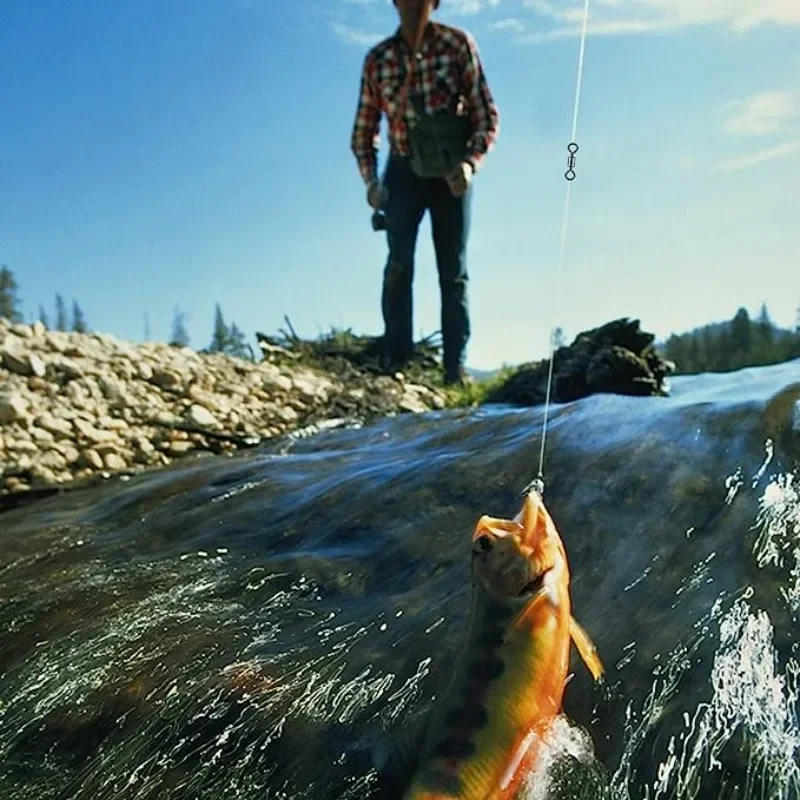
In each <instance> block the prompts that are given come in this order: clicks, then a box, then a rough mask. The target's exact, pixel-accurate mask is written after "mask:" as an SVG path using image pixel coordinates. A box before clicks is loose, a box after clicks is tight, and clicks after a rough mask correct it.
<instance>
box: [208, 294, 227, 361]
mask: <svg viewBox="0 0 800 800" xmlns="http://www.w3.org/2000/svg"><path fill="white" fill-rule="evenodd" d="M229 342H230V331H229V330H228V326H227V325H226V324H225V318H224V317H223V316H222V309H221V308H220V305H219V303H216V304H215V312H214V332H213V334H212V336H211V345H210V346H209V348H208V349H209V350H210V351H211V352H212V353H224V352H226V350H227V349H228V344H229Z"/></svg>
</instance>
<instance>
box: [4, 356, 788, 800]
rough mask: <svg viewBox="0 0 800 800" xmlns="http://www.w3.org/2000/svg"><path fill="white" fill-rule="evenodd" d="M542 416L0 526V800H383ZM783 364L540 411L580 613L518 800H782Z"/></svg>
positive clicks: (410, 434) (102, 501) (368, 445)
mask: <svg viewBox="0 0 800 800" xmlns="http://www.w3.org/2000/svg"><path fill="white" fill-rule="evenodd" d="M541 424H542V409H541V408H533V409H530V408H525V409H514V408H506V407H496V408H489V407H484V408H480V409H477V410H470V411H448V412H438V413H432V414H429V415H424V416H418V415H404V416H401V417H395V418H392V419H386V420H383V421H381V422H378V423H377V424H373V425H369V426H365V427H361V428H359V427H357V426H354V427H351V428H346V429H341V430H333V431H328V432H323V433H320V434H317V435H315V436H311V437H307V438H295V439H290V440H286V441H284V442H282V443H281V444H280V445H275V446H272V447H271V448H268V449H263V450H260V451H257V452H249V453H246V454H241V455H237V456H235V457H233V458H230V459H227V458H205V459H200V460H197V461H193V462H191V463H189V462H185V463H183V464H181V465H179V466H175V467H173V468H170V469H168V470H165V471H161V472H158V473H152V474H148V475H144V476H140V477H137V478H134V479H131V480H124V481H120V480H113V481H109V482H107V483H106V484H104V485H103V486H101V487H97V488H94V489H88V490H85V491H79V492H74V493H67V494H65V495H62V496H60V497H52V498H48V499H43V500H40V501H37V502H35V503H33V504H31V505H28V506H24V507H19V508H16V509H14V510H10V511H6V512H4V513H2V514H0V544H1V546H0V797H2V798H4V800H22V799H23V798H25V800H28V799H30V800H56V799H58V800H67V798H69V799H70V800H86V799H89V798H91V800H110V799H111V798H115V799H116V798H120V799H121V800H145V798H146V799H147V800H151V799H152V800H155V798H159V800H161V799H163V800H190V799H191V800H212V799H213V800H229V799H230V800H233V798H236V799H237V800H251V798H252V800H255V799H256V798H258V800H264V799H265V798H287V799H288V798H311V799H312V800H313V799H315V798H319V800H328V799H329V798H330V799H331V800H332V799H333V798H352V799H353V800H355V798H358V799H359V800H368V799H370V798H375V799H376V800H378V799H379V798H397V797H400V796H401V794H402V791H403V788H404V786H405V783H406V782H407V781H408V779H409V777H410V770H411V768H412V766H413V752H414V748H415V746H416V745H417V744H418V743H419V741H420V738H421V736H422V733H423V729H424V725H425V722H426V718H427V715H428V713H429V711H430V708H431V704H432V703H433V702H434V701H435V696H436V695H437V694H439V693H440V692H441V690H442V687H443V686H444V684H445V683H446V681H447V680H448V677H449V676H450V674H451V673H452V665H453V659H454V658H455V657H456V654H457V649H458V645H459V641H460V638H461V636H462V635H463V634H464V632H465V627H466V624H467V613H468V603H469V594H470V571H469V562H470V557H469V552H470V536H471V533H472V529H473V526H474V524H475V522H476V520H477V518H478V517H479V516H480V515H481V514H484V513H489V514H493V515H497V516H512V515H513V514H514V513H516V511H517V510H518V508H519V503H520V497H519V495H520V492H521V490H522V489H523V487H524V486H525V484H526V483H527V482H528V481H529V480H530V479H531V478H532V477H534V476H535V473H536V469H537V466H538V455H539V446H540V441H541V440H540V433H541ZM798 464H800V362H799V361H794V362H789V363H787V364H782V365H777V366H772V367H763V368H759V369H751V370H743V371H740V372H736V373H730V374H725V375H704V376H697V377H691V378H680V379H675V380H674V381H673V396H671V397H670V398H630V397H620V396H608V395H597V396H593V397H589V398H586V399H584V400H581V401H578V402H575V403H570V404H565V405H557V406H555V407H554V408H553V409H552V410H551V414H550V426H549V430H548V437H547V461H546V470H545V472H546V478H547V490H546V493H545V500H546V503H547V505H548V508H549V510H550V512H551V514H552V515H553V517H554V519H555V521H556V524H557V525H558V527H559V529H560V531H561V534H562V537H563V540H564V543H565V546H566V549H567V553H568V556H569V560H570V566H571V571H572V582H571V587H572V597H573V605H574V613H575V616H576V618H577V619H578V620H579V621H580V622H581V623H582V625H583V626H584V627H585V628H586V630H587V631H588V632H589V634H590V635H591V636H592V638H593V640H594V642H595V643H596V645H597V647H598V650H599V652H600V656H601V658H602V659H603V661H604V663H605V666H606V669H607V673H608V675H607V680H608V683H607V686H606V687H605V689H602V690H601V689H598V688H597V687H595V686H593V685H592V681H591V677H590V675H589V673H588V671H587V670H586V669H585V667H584V666H583V665H582V664H581V663H580V661H579V659H578V658H577V655H576V654H575V653H574V651H573V658H572V670H573V672H574V676H573V678H572V679H571V681H570V682H569V684H568V686H567V689H566V695H565V706H564V714H563V717H562V718H560V719H559V720H558V721H557V723H556V725H555V726H554V728H553V732H552V737H551V741H550V744H549V746H548V748H547V749H546V751H545V757H544V759H543V760H542V763H541V764H540V766H539V768H538V769H537V771H536V772H535V773H534V774H532V775H530V776H529V779H528V782H527V786H526V788H525V790H524V792H523V796H524V798H526V800H534V799H535V800H567V798H570V799H572V798H576V799H577V798H587V800H588V799H589V798H591V800H594V799H595V798H608V800H657V799H658V800H666V799H667V798H670V799H671V800H688V799H689V798H702V799H703V800H706V799H711V800H734V799H735V800H740V799H742V800H744V798H769V800H789V798H797V797H800V722H798V712H799V711H800V701H798V694H799V693H800V652H798V641H800V637H799V635H798V626H797V620H798V615H799V614H800V471H798Z"/></svg>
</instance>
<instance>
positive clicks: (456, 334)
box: [381, 155, 472, 378]
mask: <svg viewBox="0 0 800 800" xmlns="http://www.w3.org/2000/svg"><path fill="white" fill-rule="evenodd" d="M384 184H385V186H386V188H387V190H388V200H387V202H386V205H385V207H384V211H385V213H386V237H387V242H388V245H389V256H388V258H387V260H386V267H385V269H384V274H383V296H382V303H381V305H382V309H383V321H384V325H385V333H384V341H385V346H386V355H387V356H388V358H389V360H390V361H393V362H396V363H398V364H402V363H403V362H404V361H406V360H408V359H409V358H410V357H411V355H412V353H413V336H412V322H413V319H412V317H413V314H412V289H411V287H412V283H413V280H414V253H415V250H416V244H417V234H418V232H419V225H420V222H421V221H422V217H423V215H424V214H425V211H426V210H428V211H430V214H431V229H432V233H433V247H434V252H435V255H436V267H437V270H438V272H439V288H440V290H441V302H442V305H441V326H442V350H443V353H442V355H443V366H444V372H445V377H453V378H455V377H457V375H458V372H459V369H460V368H461V367H463V365H464V358H465V353H466V348H467V341H468V340H469V335H470V324H469V303H468V298H467V284H468V281H469V276H468V274H467V260H466V250H467V238H468V235H469V222H470V203H471V197H472V185H470V187H469V188H468V189H467V191H466V193H465V194H464V195H462V196H461V197H454V196H453V194H452V192H451V191H450V188H449V187H448V185H447V182H446V181H445V180H444V179H443V178H420V177H418V176H417V175H416V173H415V172H414V171H413V170H412V169H411V164H410V162H409V160H408V159H407V158H403V157H401V156H396V155H390V157H389V162H388V164H387V166H386V174H385V176H384Z"/></svg>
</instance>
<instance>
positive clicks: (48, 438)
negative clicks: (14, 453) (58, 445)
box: [28, 425, 55, 444]
mask: <svg viewBox="0 0 800 800" xmlns="http://www.w3.org/2000/svg"><path fill="white" fill-rule="evenodd" d="M28 433H29V434H30V437H31V439H33V440H34V441H35V442H37V443H38V444H52V443H53V440H54V439H55V437H54V436H53V434H52V433H50V431H46V430H45V429H44V428H38V427H36V426H35V425H32V426H31V427H30V428H29V429H28Z"/></svg>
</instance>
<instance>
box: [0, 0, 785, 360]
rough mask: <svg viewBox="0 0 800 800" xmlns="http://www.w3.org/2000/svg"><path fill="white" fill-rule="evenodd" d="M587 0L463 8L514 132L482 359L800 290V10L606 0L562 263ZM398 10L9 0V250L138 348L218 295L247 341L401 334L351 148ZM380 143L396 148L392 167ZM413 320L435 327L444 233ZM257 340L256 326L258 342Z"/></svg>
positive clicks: (483, 306)
mask: <svg viewBox="0 0 800 800" xmlns="http://www.w3.org/2000/svg"><path fill="white" fill-rule="evenodd" d="M582 9H583V2H582V0H580V2H579V1H578V0H449V2H448V0H443V2H442V6H441V8H440V9H439V11H438V12H437V14H436V18H438V19H439V20H441V21H443V22H448V23H450V24H454V25H457V26H461V27H465V28H466V29H468V30H469V31H470V32H471V33H472V34H473V35H474V36H475V37H476V39H477V41H478V44H479V47H480V51H481V55H482V58H483V61H484V66H485V69H486V72H487V75H488V78H489V81H490V86H491V88H492V91H493V92H494V95H495V98H496V100H497V102H498V104H499V108H500V113H501V133H500V139H499V142H498V145H497V147H496V149H495V151H494V152H493V153H492V154H491V155H490V157H489V158H488V160H487V161H486V164H485V167H484V168H483V170H482V171H481V172H480V173H479V175H478V176H477V177H476V179H475V198H474V215H473V229H472V236H471V242H470V252H469V266H470V272H471V278H472V280H471V285H470V291H471V308H472V325H473V335H472V340H471V343H470V348H469V358H468V361H469V363H470V364H471V365H472V366H475V367H483V368H491V367H495V366H498V365H499V364H501V363H502V362H509V363H515V362H519V361H522V360H526V359H530V358H537V357H541V356H543V355H546V348H547V343H548V340H547V337H548V331H549V329H550V326H551V325H553V324H560V325H561V326H562V327H563V328H564V329H565V331H566V333H567V335H568V336H569V337H571V336H573V335H574V334H575V333H577V332H578V331H579V330H581V329H582V328H585V327H588V326H593V325H596V324H600V323H602V322H604V321H606V320H608V319H610V318H612V317H615V316H619V315H629V316H634V317H639V318H640V319H641V320H642V324H643V326H644V327H645V328H646V329H648V330H652V331H654V332H655V333H656V334H657V335H659V336H665V335H667V334H669V333H670V332H671V331H676V330H677V331H680V330H685V329H688V328H690V327H692V326H694V325H698V324H702V323H704V322H706V321H711V320H716V319H722V318H727V317H730V316H732V315H733V313H734V312H735V311H736V308H737V307H738V306H739V305H745V306H746V307H748V308H749V309H750V310H751V311H752V312H753V313H757V311H758V308H759V305H760V304H761V302H766V303H767V304H768V306H769V309H770V311H771V313H772V315H773V318H774V319H775V321H776V322H778V323H779V324H782V325H791V324H793V322H794V318H795V312H796V309H797V308H798V306H799V305H800V223H798V208H799V207H800V4H798V3H797V0H760V2H758V3H757V2H755V0H593V2H592V5H591V6H590V36H589V39H588V42H587V48H586V61H585V67H584V70H585V71H584V82H583V93H582V99H581V113H580V119H579V127H578V142H579V143H580V146H581V149H580V152H579V154H578V160H577V173H578V178H577V180H576V181H575V182H574V184H573V187H572V212H571V221H570V229H569V237H568V242H567V247H566V252H565V260H564V264H563V270H562V271H561V272H560V273H559V272H558V269H557V267H558V253H559V243H560V233H561V215H562V210H563V202H564V192H565V188H566V182H565V180H564V178H563V173H564V170H565V167H566V145H567V143H568V141H569V135H570V130H571V122H572V103H573V94H574V86H575V71H576V64H577V54H578V44H579V40H578V38H577V34H578V33H579V30H580V16H581V13H582ZM395 26H396V15H395V11H394V8H393V6H392V5H391V3H390V2H389V0H290V2H286V3H282V2H279V1H278V0H180V1H179V0H139V2H136V3H132V2H117V3H108V2H105V0H71V2H69V3H65V2H62V1H61V0H37V2H35V3H34V2H29V0H4V2H3V3H2V4H0V52H2V53H3V70H2V72H0V109H2V114H1V117H2V121H1V122H0V187H2V188H1V190H0V264H7V265H8V266H9V267H11V268H12V269H13V270H14V272H15V274H16V276H17V279H18V281H19V283H20V290H21V295H22V297H23V299H24V301H25V312H26V315H35V314H36V313H37V308H38V305H39V304H40V303H43V304H45V306H46V307H47V309H48V311H50V312H51V313H52V307H53V297H54V294H55V292H56V291H60V292H61V293H62V294H63V295H64V296H65V297H66V298H67V299H71V298H73V297H75V298H76V299H77V300H78V301H79V303H80V304H81V306H82V308H83V310H84V312H85V313H86V315H87V317H88V320H89V323H90V325H91V326H92V327H93V328H94V329H95V330H102V331H107V332H111V333H114V334H115V335H117V336H120V337H123V338H129V339H133V340H137V341H138V340H142V339H143V337H144V318H145V315H147V316H148V317H149V320H150V325H151V329H152V333H153V336H154V337H155V338H166V337H168V336H169V332H170V327H171V321H172V314H173V310H174V309H175V308H176V307H180V308H181V309H182V310H183V311H184V312H185V313H186V317H187V324H188V328H189V333H190V336H191V344H192V345H193V346H196V347H198V348H199V347H203V346H205V345H207V344H208V341H209V339H210V335H211V326H212V321H213V309H214V303H215V302H220V303H221V305H222V309H223V313H224V314H225V316H226V318H227V319H228V320H229V321H231V320H233V321H235V322H236V323H237V324H238V325H239V326H240V327H241V328H243V329H244V330H245V331H246V332H247V333H248V334H249V335H251V336H252V333H253V331H255V330H262V331H264V332H266V333H274V332H275V331H276V330H277V329H278V328H279V327H281V326H283V315H284V314H288V315H289V317H290V318H291V320H292V323H293V324H294V327H295V328H296V329H297V330H298V332H299V333H300V334H301V335H306V336H313V335H316V334H317V333H319V332H320V331H323V330H326V329H328V328H329V327H330V326H331V325H344V326H351V327H353V328H354V329H355V330H356V331H358V332H366V333H379V332H380V330H381V317H380V302H379V298H380V286H381V273H382V269H383V262H384V258H385V242H384V239H383V237H382V236H381V235H380V234H375V233H373V232H372V230H371V228H370V226H369V209H368V208H367V206H366V203H365V200H364V191H363V185H362V184H361V181H360V178H359V175H358V171H357V169H356V164H355V160H354V158H353V157H352V155H351V153H350V150H349V138H350V127H351V124H352V119H353V113H354V110H355V103H356V97H357V92H358V80H359V72H360V68H361V63H362V60H363V57H364V53H365V51H366V48H367V47H368V46H369V45H370V44H371V43H373V42H375V41H377V40H378V39H379V38H381V37H383V36H385V35H387V34H388V33H390V32H392V31H393V30H394V28H395ZM383 155H385V151H384V153H383V154H382V156H383ZM414 291H415V332H424V333H430V332H432V331H433V330H436V329H437V328H438V325H439V293H438V284H437V280H436V270H435V265H434V260H433V249H432V246H431V243H430V227H429V222H428V219H427V217H426V219H425V220H424V221H423V224H422V229H421V236H420V241H419V245H418V258H417V277H416V281H415V290H414ZM251 341H253V340H252V339H251Z"/></svg>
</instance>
